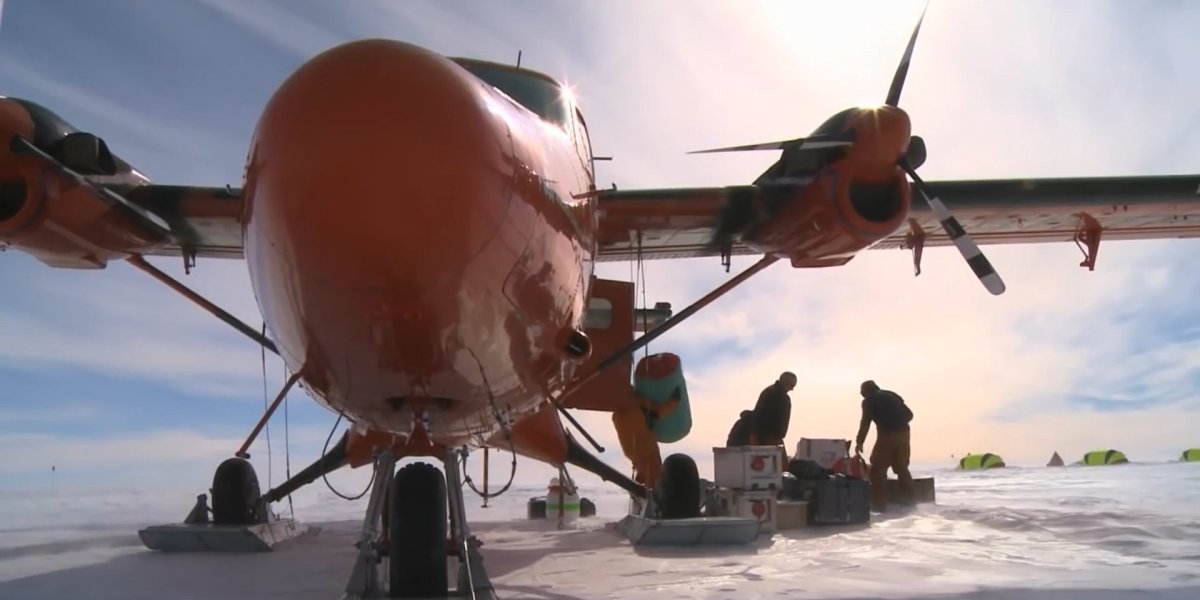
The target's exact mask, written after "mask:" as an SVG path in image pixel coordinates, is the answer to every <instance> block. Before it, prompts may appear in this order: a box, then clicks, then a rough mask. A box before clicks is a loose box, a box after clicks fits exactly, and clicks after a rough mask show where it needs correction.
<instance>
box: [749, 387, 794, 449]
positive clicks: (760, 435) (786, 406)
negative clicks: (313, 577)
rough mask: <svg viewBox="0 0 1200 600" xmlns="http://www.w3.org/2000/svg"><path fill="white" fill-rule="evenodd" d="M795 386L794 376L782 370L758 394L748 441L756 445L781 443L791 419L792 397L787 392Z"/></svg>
mask: <svg viewBox="0 0 1200 600" xmlns="http://www.w3.org/2000/svg"><path fill="white" fill-rule="evenodd" d="M795 387H796V376H795V375H794V374H792V373H789V372H784V373H783V374H782V375H780V376H779V379H777V380H776V381H775V383H772V384H771V385H769V386H767V387H766V389H764V390H763V391H762V393H760V394H759V395H758V403H757V404H755V405H754V421H753V427H752V428H751V431H750V443H751V444H752V445H756V446H774V445H777V444H778V445H783V438H784V437H786V436H787V432H788V424H789V423H790V422H791V419H792V398H791V397H790V396H788V392H790V391H792V389H794V388H795Z"/></svg>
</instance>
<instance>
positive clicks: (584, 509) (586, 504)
mask: <svg viewBox="0 0 1200 600" xmlns="http://www.w3.org/2000/svg"><path fill="white" fill-rule="evenodd" d="M579 516H581V517H594V516H596V503H595V502H592V501H591V500H588V499H587V498H580V499H579Z"/></svg>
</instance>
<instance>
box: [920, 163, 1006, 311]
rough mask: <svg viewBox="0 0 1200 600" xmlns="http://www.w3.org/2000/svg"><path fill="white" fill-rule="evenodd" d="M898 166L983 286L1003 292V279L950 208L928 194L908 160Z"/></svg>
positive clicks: (993, 290)
mask: <svg viewBox="0 0 1200 600" xmlns="http://www.w3.org/2000/svg"><path fill="white" fill-rule="evenodd" d="M900 168H902V169H904V171H905V172H906V173H908V176H909V177H912V179H913V182H914V183H916V184H917V189H918V190H920V192H921V196H923V197H924V198H925V202H926V203H927V204H929V208H931V209H933V214H934V216H936V217H937V220H938V223H939V224H940V225H941V226H942V229H943V230H945V232H946V235H947V236H949V237H950V241H952V242H954V246H955V247H956V248H958V252H959V253H960V254H962V256H963V258H964V259H966V261H967V265H968V266H970V267H971V270H972V271H974V273H975V276H976V277H978V278H979V281H980V282H981V283H983V287H985V288H987V291H989V292H991V293H992V295H993V296H999V295H1000V294H1003V293H1004V289H1005V287H1004V280H1003V279H1000V274H999V273H997V272H996V269H995V267H993V266H992V263H991V262H990V261H988V259H987V257H986V256H984V255H983V251H982V250H980V249H979V245H978V244H976V243H975V240H973V239H971V236H970V235H969V234H968V233H967V230H966V229H963V226H962V224H960V223H959V222H958V219H956V218H954V215H952V214H950V210H949V209H947V208H946V205H945V204H942V201H941V200H939V199H938V198H937V197H936V196H934V195H933V194H930V193H929V191H928V189H927V188H926V187H925V182H924V181H922V180H921V178H920V176H918V175H917V172H916V171H915V170H914V169H913V168H912V166H911V165H909V164H908V161H906V160H904V159H901V160H900Z"/></svg>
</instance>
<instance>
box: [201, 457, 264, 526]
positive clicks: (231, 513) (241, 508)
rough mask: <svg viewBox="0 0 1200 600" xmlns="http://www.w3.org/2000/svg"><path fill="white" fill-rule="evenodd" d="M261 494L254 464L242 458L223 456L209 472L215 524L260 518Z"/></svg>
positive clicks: (255, 520)
mask: <svg viewBox="0 0 1200 600" xmlns="http://www.w3.org/2000/svg"><path fill="white" fill-rule="evenodd" d="M261 502H262V493H261V492H260V490H259V487H258V474H257V473H255V472H254V465H251V464H250V461H248V460H246V459H244V458H230V459H226V460H225V461H224V462H222V463H221V464H220V465H219V466H217V472H216V474H214V475H213V485H212V513H213V523H214V524H217V525H250V524H253V523H261V522H263V521H264V519H263V517H264V516H265V515H263V514H261V513H262V511H260V510H259V505H260V503H261Z"/></svg>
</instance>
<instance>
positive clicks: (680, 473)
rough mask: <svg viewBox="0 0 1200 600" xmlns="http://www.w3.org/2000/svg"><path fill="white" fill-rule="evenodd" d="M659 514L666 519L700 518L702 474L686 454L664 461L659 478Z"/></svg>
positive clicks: (670, 457)
mask: <svg viewBox="0 0 1200 600" xmlns="http://www.w3.org/2000/svg"><path fill="white" fill-rule="evenodd" d="M658 499H659V512H660V513H661V515H662V518H664V519H689V518H693V517H699V516H700V472H699V470H697V469H696V461H694V460H692V457H690V456H688V455H686V454H672V455H670V456H668V457H667V459H666V460H664V461H663V465H662V470H661V471H660V472H659V476H658Z"/></svg>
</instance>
